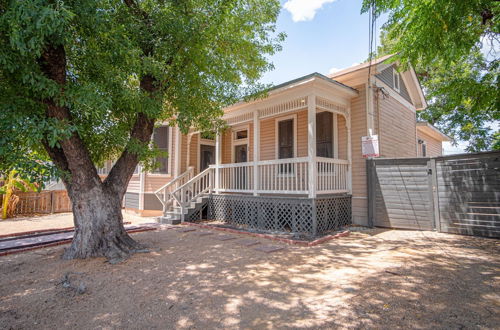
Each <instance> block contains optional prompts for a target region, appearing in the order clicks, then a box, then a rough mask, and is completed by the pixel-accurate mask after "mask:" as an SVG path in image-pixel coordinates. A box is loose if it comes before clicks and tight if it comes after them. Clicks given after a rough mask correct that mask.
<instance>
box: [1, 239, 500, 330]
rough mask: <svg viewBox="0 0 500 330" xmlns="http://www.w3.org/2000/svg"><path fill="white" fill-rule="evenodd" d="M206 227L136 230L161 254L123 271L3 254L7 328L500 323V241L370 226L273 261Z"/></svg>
mask: <svg viewBox="0 0 500 330" xmlns="http://www.w3.org/2000/svg"><path fill="white" fill-rule="evenodd" d="M202 231H206V230H201V229H198V230H196V231H194V232H187V233H181V232H179V231H178V230H177V229H164V230H161V231H156V232H145V233H138V234H134V235H133V237H134V238H135V239H137V240H139V241H140V242H142V243H145V244H148V245H149V246H151V247H152V249H153V251H152V252H151V253H147V254H138V255H134V256H133V257H132V258H130V259H129V260H127V261H126V262H124V263H121V264H117V265H110V264H108V263H106V262H105V260H104V259H93V260H85V261H63V260H61V259H60V256H61V254H62V252H63V248H64V247H53V248H46V249H40V250H36V251H32V252H27V253H22V254H15V255H9V256H5V257H1V258H0V328H1V329H30V328H31V329H35V328H36V329H70V328H71V329H96V328H99V329H174V328H175V329H185V328H190V329H196V328H202V329H221V328H224V329H248V328H253V329H267V328H296V329H297V328H298V329H302V328H303V329H318V328H328V329H332V328H381V329H393V328H417V329H419V328H420V329H423V328H426V329H428V328H440V329H443V328H446V329H463V328H471V329H474V328H477V329H494V328H499V327H500V315H499V312H500V292H499V287H500V273H499V266H500V253H499V252H500V245H499V241H498V240H491V239H481V238H473V237H465V236H455V235H447V234H439V233H433V232H412V231H394V230H387V231H384V230H369V231H363V232H354V233H352V234H351V235H350V236H349V237H345V238H341V239H337V240H332V241H329V242H327V243H325V244H322V245H318V246H315V247H295V246H288V245H283V246H284V247H286V248H285V249H284V250H282V251H279V252H274V253H270V254H266V253H264V252H259V251H255V250H254V248H250V247H242V246H240V245H238V244H237V242H238V240H230V241H225V242H221V241H218V240H216V239H215V235H209V236H199V233H200V232H202ZM234 236H237V237H238V238H240V239H250V238H249V237H248V236H240V235H234ZM251 239H254V238H251ZM255 240H258V241H260V242H261V243H262V244H266V245H280V244H279V243H276V242H271V241H268V240H266V239H255ZM68 273H69V274H70V275H69V277H67V278H65V274H68ZM80 289H81V290H80ZM77 291H80V292H83V293H78V292H77Z"/></svg>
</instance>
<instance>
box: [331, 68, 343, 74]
mask: <svg viewBox="0 0 500 330" xmlns="http://www.w3.org/2000/svg"><path fill="white" fill-rule="evenodd" d="M340 70H342V69H339V68H331V69H330V71H328V73H329V74H334V73H335V72H339V71H340Z"/></svg>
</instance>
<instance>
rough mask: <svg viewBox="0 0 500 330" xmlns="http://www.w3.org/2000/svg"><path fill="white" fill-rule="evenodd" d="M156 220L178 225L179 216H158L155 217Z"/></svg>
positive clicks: (179, 221) (164, 223)
mask: <svg viewBox="0 0 500 330" xmlns="http://www.w3.org/2000/svg"><path fill="white" fill-rule="evenodd" d="M156 222H158V223H161V224H163V225H180V223H181V219H180V218H171V217H158V218H156Z"/></svg>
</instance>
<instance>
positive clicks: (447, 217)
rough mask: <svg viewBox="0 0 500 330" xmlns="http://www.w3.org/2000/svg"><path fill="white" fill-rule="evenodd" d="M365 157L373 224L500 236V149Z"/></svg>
mask: <svg viewBox="0 0 500 330" xmlns="http://www.w3.org/2000/svg"><path fill="white" fill-rule="evenodd" d="M367 162H368V163H367V171H368V204H369V207H368V220H369V223H370V224H371V225H373V226H379V227H389V228H402V229H417V230H433V229H435V230H438V231H441V232H447V233H454V234H464V235H477V236H485V237H500V152H498V151H496V152H484V153H475V154H461V155H453V156H443V157H436V158H407V159H373V160H368V161H367Z"/></svg>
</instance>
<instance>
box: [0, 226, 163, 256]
mask: <svg viewBox="0 0 500 330" xmlns="http://www.w3.org/2000/svg"><path fill="white" fill-rule="evenodd" d="M156 229H157V228H155V227H144V228H137V229H132V230H128V231H127V234H133V233H140V232H144V231H152V230H156ZM71 241H72V239H65V240H61V241H57V242H52V243H46V244H43V243H42V244H40V245H37V246H30V247H27V248H24V249H16V250H10V251H4V252H0V257H3V256H6V255H9V254H15V253H21V252H28V251H32V250H38V249H43V248H47V247H53V246H58V245H63V244H69V243H71Z"/></svg>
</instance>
